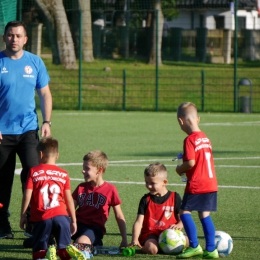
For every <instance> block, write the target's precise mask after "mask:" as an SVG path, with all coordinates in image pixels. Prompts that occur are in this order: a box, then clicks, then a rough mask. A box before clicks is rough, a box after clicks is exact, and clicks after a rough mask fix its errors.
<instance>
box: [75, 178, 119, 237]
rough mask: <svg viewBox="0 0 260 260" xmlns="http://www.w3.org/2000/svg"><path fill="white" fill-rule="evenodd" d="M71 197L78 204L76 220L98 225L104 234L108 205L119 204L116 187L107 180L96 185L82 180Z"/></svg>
mask: <svg viewBox="0 0 260 260" xmlns="http://www.w3.org/2000/svg"><path fill="white" fill-rule="evenodd" d="M72 197H73V199H74V200H76V201H77V204H78V208H77V210H76V217H77V221H78V222H81V223H84V224H87V225H93V226H98V227H100V228H101V229H102V230H103V233H104V234H105V233H106V228H105V223H106V221H107V219H108V216H109V210H110V207H113V206H117V205H119V204H121V200H120V198H119V196H118V192H117V189H116V187H115V186H114V185H112V184H110V183H107V182H104V183H103V184H102V185H101V186H98V187H94V186H92V185H91V183H90V182H83V183H81V184H79V185H78V187H77V188H76V189H75V191H74V192H73V193H72Z"/></svg>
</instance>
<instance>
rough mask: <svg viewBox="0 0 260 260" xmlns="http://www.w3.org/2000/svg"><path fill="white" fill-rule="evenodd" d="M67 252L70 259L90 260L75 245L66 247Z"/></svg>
mask: <svg viewBox="0 0 260 260" xmlns="http://www.w3.org/2000/svg"><path fill="white" fill-rule="evenodd" d="M66 251H67V252H68V254H69V255H70V257H71V258H72V259H77V260H86V259H88V258H86V256H85V254H84V253H83V252H82V251H80V250H78V249H77V248H76V247H75V246H73V245H68V246H66Z"/></svg>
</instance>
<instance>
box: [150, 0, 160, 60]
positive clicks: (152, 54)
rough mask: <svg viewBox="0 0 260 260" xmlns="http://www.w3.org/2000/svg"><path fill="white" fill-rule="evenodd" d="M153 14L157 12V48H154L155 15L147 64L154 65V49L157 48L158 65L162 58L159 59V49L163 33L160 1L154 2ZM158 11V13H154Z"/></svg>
mask: <svg viewBox="0 0 260 260" xmlns="http://www.w3.org/2000/svg"><path fill="white" fill-rule="evenodd" d="M154 9H155V12H156V13H157V12H158V46H156V30H157V28H156V13H155V14H154V16H153V24H152V26H153V29H152V39H151V42H152V47H151V51H150V57H149V64H153V65H155V64H156V48H158V64H159V65H161V64H162V57H161V47H162V32H163V21H164V17H163V13H162V8H161V1H160V0H156V2H155V8H154ZM156 10H158V11H156Z"/></svg>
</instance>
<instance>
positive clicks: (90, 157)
mask: <svg viewBox="0 0 260 260" xmlns="http://www.w3.org/2000/svg"><path fill="white" fill-rule="evenodd" d="M83 160H84V161H87V162H90V163H91V164H92V165H93V166H94V167H97V168H102V169H103V171H104V172H105V171H106V169H107V166H108V158H107V155H106V154H105V153H104V152H102V151H100V150H94V151H91V152H89V153H87V154H85V155H84V157H83Z"/></svg>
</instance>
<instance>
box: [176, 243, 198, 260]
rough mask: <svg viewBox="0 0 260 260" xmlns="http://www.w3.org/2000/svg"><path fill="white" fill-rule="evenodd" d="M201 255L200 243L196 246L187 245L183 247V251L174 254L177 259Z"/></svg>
mask: <svg viewBox="0 0 260 260" xmlns="http://www.w3.org/2000/svg"><path fill="white" fill-rule="evenodd" d="M202 255H203V250H202V248H201V246H200V245H198V246H197V247H195V248H193V247H187V248H186V249H184V251H183V253H181V254H179V255H177V256H176V258H177V259H185V258H190V257H194V256H201V257H202Z"/></svg>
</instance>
